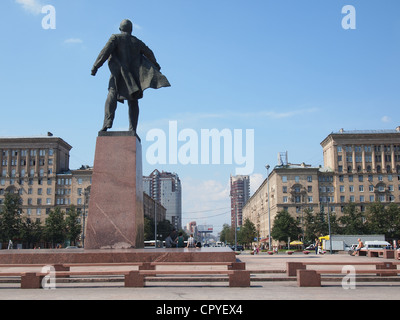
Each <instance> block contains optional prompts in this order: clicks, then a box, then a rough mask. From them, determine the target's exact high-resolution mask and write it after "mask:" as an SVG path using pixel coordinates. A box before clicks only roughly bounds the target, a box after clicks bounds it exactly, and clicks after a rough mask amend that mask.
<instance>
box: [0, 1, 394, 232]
mask: <svg viewBox="0 0 400 320" xmlns="http://www.w3.org/2000/svg"><path fill="white" fill-rule="evenodd" d="M44 5H52V6H53V7H54V8H55V10H56V29H54V30H51V29H50V30H45V29H43V28H42V19H43V18H44V17H45V14H43V13H41V8H42V7H43V6H44ZM345 5H353V6H354V8H355V9H356V29H355V30H345V29H343V28H342V19H343V17H345V14H342V8H343V7H344V6H345ZM399 12H400V2H399V1H398V0H385V1H378V0H363V1H361V0H346V1H341V0H328V1H320V0H307V1H306V0H281V1H275V0H274V1H272V0H249V1H242V0H213V1H211V0H202V1H198V0H163V1H161V0H146V1H144V0H140V1H139V0H113V1H111V0H100V1H93V0H69V1H65V0H64V1H63V0H2V1H1V3H0V30H1V31H0V33H1V39H2V46H1V48H2V50H1V58H2V59H1V60H0V70H1V75H2V76H1V78H0V88H1V89H0V101H1V108H2V112H1V115H2V116H1V126H0V136H36V135H46V133H47V132H48V131H50V132H52V133H53V134H54V135H55V136H59V137H61V138H63V139H64V140H66V141H67V142H68V143H69V144H71V145H72V146H73V149H72V151H71V162H70V166H71V168H72V169H75V168H78V167H80V165H81V164H89V165H92V164H93V159H94V151H95V142H96V137H97V133H98V131H99V129H100V128H101V126H102V120H103V108H104V102H105V98H106V95H107V84H108V78H109V70H108V67H107V65H104V66H103V68H102V69H100V70H99V72H98V74H97V76H96V77H91V76H90V70H91V67H92V65H93V63H94V61H95V59H96V57H97V55H98V53H99V52H100V50H101V49H102V48H103V46H104V45H105V43H106V42H107V40H108V39H109V37H110V35H111V34H113V33H118V27H119V23H120V21H121V20H122V19H125V18H129V19H131V20H132V21H133V22H134V24H135V30H134V34H135V35H136V36H137V37H138V38H140V39H141V40H143V41H144V42H145V43H146V44H147V45H148V46H149V47H150V48H151V49H152V50H153V51H154V53H155V55H156V57H157V59H158V62H159V63H160V65H161V66H162V72H163V73H164V74H165V75H166V76H167V77H168V79H169V81H170V82H171V84H172V87H171V88H163V89H160V90H148V91H146V92H145V97H144V99H142V100H141V101H140V108H141V115H140V120H139V128H138V133H139V135H140V136H141V138H142V141H143V149H144V154H145V153H146V150H148V148H149V147H150V146H151V145H152V144H153V143H154V142H151V141H146V135H147V133H148V132H149V131H150V130H152V129H161V130H163V131H164V132H166V133H167V134H168V125H169V121H177V125H178V131H181V130H183V129H186V128H189V129H191V130H194V131H195V132H197V133H198V134H199V136H200V132H201V129H213V128H216V129H218V130H223V129H228V130H230V131H231V132H233V130H234V129H240V130H243V133H245V130H246V129H251V130H254V134H255V153H254V160H255V161H254V171H253V173H252V182H253V183H252V188H253V190H254V189H255V188H256V187H257V186H258V185H259V184H260V183H261V181H262V179H264V178H265V177H266V170H265V168H264V166H265V164H266V163H269V164H270V165H271V166H274V165H276V164H277V154H278V152H283V151H288V153H289V161H290V162H292V163H301V162H306V163H308V164H312V165H320V164H322V163H323V157H322V148H321V146H320V142H321V141H322V140H323V139H324V138H325V137H326V136H327V135H328V134H329V133H331V132H332V131H338V130H339V129H340V128H344V129H347V130H355V129H357V130H362V129H393V128H395V127H396V126H398V125H400V122H399V121H398V118H399V113H400V112H399V107H400V106H399V101H400V90H399V74H400V72H399V71H400V62H399V61H400V59H399V57H400V46H399V43H400V19H399V18H398V16H399ZM127 127H128V117H127V107H126V105H119V107H118V111H117V115H116V121H115V123H114V128H113V130H125V129H127ZM182 144H183V143H182V142H180V143H178V147H180V146H181V145H182ZM143 160H144V174H149V173H150V172H151V171H153V170H154V169H156V168H157V169H159V170H165V171H172V172H176V173H178V174H179V176H180V178H181V180H182V184H183V211H184V214H183V223H187V222H189V221H191V220H197V221H198V223H207V224H213V225H214V228H215V229H216V230H218V229H220V228H221V227H222V224H223V223H229V220H230V215H229V205H230V204H229V176H230V174H235V168H236V165H235V163H234V164H232V165H226V164H220V165H190V164H189V165H182V164H177V165H168V164H167V165H150V164H149V163H148V162H147V161H146V157H144V159H143Z"/></svg>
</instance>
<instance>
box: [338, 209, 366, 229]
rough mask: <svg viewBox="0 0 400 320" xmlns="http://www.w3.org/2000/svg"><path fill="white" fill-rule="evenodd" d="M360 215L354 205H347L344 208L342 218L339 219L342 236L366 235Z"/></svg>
mask: <svg viewBox="0 0 400 320" xmlns="http://www.w3.org/2000/svg"><path fill="white" fill-rule="evenodd" d="M364 220H365V219H364V217H363V215H362V213H361V212H360V211H359V210H357V207H356V205H355V203H348V204H347V205H346V206H345V207H344V211H343V216H341V217H340V218H339V222H340V223H341V224H342V231H343V234H366V233H368V229H367V225H366V224H365V223H364Z"/></svg>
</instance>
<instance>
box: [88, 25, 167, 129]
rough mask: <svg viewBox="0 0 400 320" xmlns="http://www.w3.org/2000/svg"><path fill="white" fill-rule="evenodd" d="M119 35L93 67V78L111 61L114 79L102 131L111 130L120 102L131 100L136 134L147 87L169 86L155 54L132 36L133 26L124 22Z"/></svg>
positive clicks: (109, 87)
mask: <svg viewBox="0 0 400 320" xmlns="http://www.w3.org/2000/svg"><path fill="white" fill-rule="evenodd" d="M119 29H120V31H121V33H120V34H114V35H112V36H111V38H110V40H109V41H108V43H107V44H106V46H105V47H104V49H103V50H102V51H101V52H100V54H99V56H98V58H97V60H96V62H95V63H94V65H93V68H92V76H95V75H96V73H97V70H98V69H99V68H100V67H101V66H102V65H103V64H104V62H106V60H108V65H109V68H110V71H111V78H110V82H109V85H108V96H107V100H106V104H105V115H104V124H103V128H102V129H101V131H107V130H108V129H110V128H112V125H113V121H114V117H115V111H116V109H117V102H118V101H119V102H121V103H124V101H125V100H127V101H128V106H129V131H133V132H135V134H136V129H137V124H138V119H139V103H138V100H139V99H141V98H142V97H143V91H144V90H146V89H147V88H153V89H159V88H162V87H169V86H170V83H169V82H168V80H167V78H166V77H165V76H164V75H163V74H162V73H161V72H160V70H161V67H160V65H159V64H158V63H157V60H156V58H155V56H154V54H153V52H152V51H151V50H150V49H149V48H148V47H147V46H146V45H145V44H144V43H143V42H142V41H140V40H139V39H138V38H136V37H134V36H132V29H133V25H132V22H131V21H129V20H123V21H122V22H121V26H120V28H119Z"/></svg>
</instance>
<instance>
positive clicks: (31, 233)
mask: <svg viewBox="0 0 400 320" xmlns="http://www.w3.org/2000/svg"><path fill="white" fill-rule="evenodd" d="M42 235H43V227H42V225H41V223H40V222H39V221H35V222H32V221H31V220H30V219H25V220H24V221H23V222H22V226H21V240H22V242H24V243H25V244H26V245H27V248H32V247H33V245H34V244H35V243H37V242H39V241H40V240H42Z"/></svg>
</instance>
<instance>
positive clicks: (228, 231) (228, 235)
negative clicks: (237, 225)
mask: <svg viewBox="0 0 400 320" xmlns="http://www.w3.org/2000/svg"><path fill="white" fill-rule="evenodd" d="M232 231H233V230H232V228H231V227H230V226H229V225H228V224H226V223H225V224H224V225H223V226H222V231H221V233H220V236H219V240H220V241H222V242H224V243H234V242H235V233H234V231H233V232H232ZM232 235H233V236H232Z"/></svg>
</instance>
